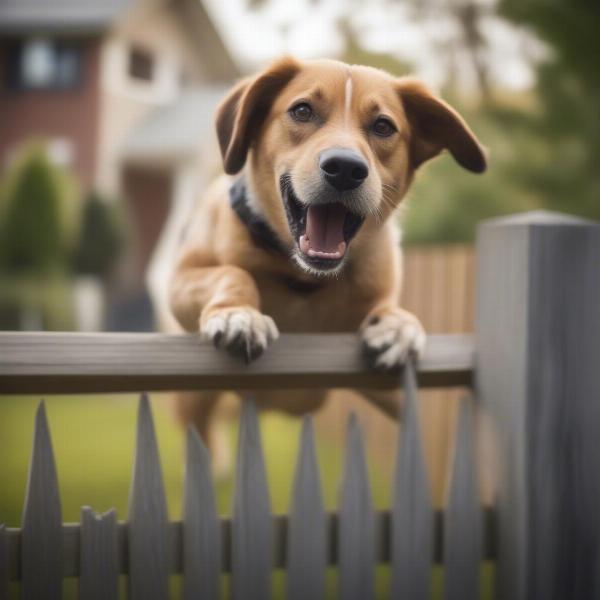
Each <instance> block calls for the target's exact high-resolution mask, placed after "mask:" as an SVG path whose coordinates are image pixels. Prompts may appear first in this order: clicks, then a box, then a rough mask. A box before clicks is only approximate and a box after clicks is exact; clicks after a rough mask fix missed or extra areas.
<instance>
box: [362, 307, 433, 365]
mask: <svg viewBox="0 0 600 600" xmlns="http://www.w3.org/2000/svg"><path fill="white" fill-rule="evenodd" d="M360 333H361V337H362V341H363V345H364V348H365V350H366V353H367V356H368V357H369V359H370V361H371V363H372V365H373V366H374V367H375V368H377V369H380V370H383V371H387V370H390V369H395V368H397V367H399V366H400V365H402V364H404V363H405V362H406V360H407V359H408V357H409V356H410V355H411V354H412V355H414V356H415V357H417V358H419V357H420V356H421V355H422V353H423V350H424V349H425V339H426V336H425V330H424V329H423V326H422V325H421V322H420V321H419V319H417V317H415V315H413V314H412V313H410V312H408V311H406V310H403V309H402V308H400V307H398V306H393V305H384V306H379V307H377V308H375V309H374V310H372V311H371V312H370V313H369V315H368V316H367V317H366V319H365V320H364V321H363V323H362V325H361V328H360Z"/></svg>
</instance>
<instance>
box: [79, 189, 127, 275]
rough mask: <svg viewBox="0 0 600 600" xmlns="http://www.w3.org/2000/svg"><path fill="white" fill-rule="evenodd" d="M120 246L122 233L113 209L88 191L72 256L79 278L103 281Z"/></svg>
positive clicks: (119, 250) (95, 194)
mask: <svg viewBox="0 0 600 600" xmlns="http://www.w3.org/2000/svg"><path fill="white" fill-rule="evenodd" d="M122 247H123V233H122V229H121V227H120V224H119V219H118V215H117V213H116V210H115V209H114V207H113V206H111V205H110V204H109V203H108V202H106V201H104V200H103V199H102V198H101V197H100V196H99V195H98V194H97V193H96V192H90V194H89V195H88V197H87V198H86V200H85V203H84V206H83V210H82V213H81V227H80V235H79V240H78V242H77V245H76V246H75V250H74V253H73V269H74V271H75V272H76V273H77V274H79V275H95V276H98V277H101V278H106V277H107V276H108V274H109V273H110V271H111V269H112V267H113V266H114V264H115V262H116V260H117V258H118V256H119V254H120V252H121V250H122Z"/></svg>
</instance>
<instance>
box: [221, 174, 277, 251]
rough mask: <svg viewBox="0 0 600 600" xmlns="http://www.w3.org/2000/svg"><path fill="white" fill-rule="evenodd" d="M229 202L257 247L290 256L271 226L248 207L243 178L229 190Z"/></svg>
mask: <svg viewBox="0 0 600 600" xmlns="http://www.w3.org/2000/svg"><path fill="white" fill-rule="evenodd" d="M229 201H230V202H231V208H232V209H233V210H234V212H235V214H236V215H237V216H238V218H239V220H240V221H241V222H242V223H243V224H244V225H245V226H246V228H247V229H248V233H250V237H251V238H252V241H253V242H254V243H255V244H256V245H257V246H259V247H260V248H262V249H263V250H267V251H269V252H272V253H274V254H279V255H280V256H286V257H287V256H288V255H289V251H288V250H287V248H286V247H285V246H284V245H283V242H282V241H281V240H280V239H279V238H278V237H277V234H276V233H275V232H274V231H273V230H272V229H271V227H270V225H269V224H268V223H267V222H266V221H265V220H264V219H263V218H262V217H261V216H260V215H257V214H256V213H255V212H254V211H253V210H252V209H251V208H250V206H249V205H248V194H247V193H246V181H245V180H244V178H243V177H240V178H239V179H237V180H236V181H235V182H234V183H233V185H232V186H231V187H230V188H229Z"/></svg>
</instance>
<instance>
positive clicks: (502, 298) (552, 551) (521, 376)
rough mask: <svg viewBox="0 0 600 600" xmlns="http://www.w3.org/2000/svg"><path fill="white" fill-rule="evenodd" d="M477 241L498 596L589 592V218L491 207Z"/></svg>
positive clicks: (592, 412)
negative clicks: (509, 212)
mask: <svg viewBox="0 0 600 600" xmlns="http://www.w3.org/2000/svg"><path fill="white" fill-rule="evenodd" d="M477 253H478V254H477V262H478V268H477V295H478V297H477V323H476V356H477V358H476V363H477V364H476V389H477V394H478V399H479V401H480V403H481V408H482V409H483V410H482V415H483V417H484V419H485V424H486V425H489V430H490V434H489V437H490V440H491V447H492V448H493V449H494V450H495V455H496V456H495V458H496V460H497V463H498V464H497V465H496V466H493V465H487V468H488V469H496V473H497V482H496V489H495V491H496V496H497V505H498V539H499V564H498V576H497V578H496V579H497V582H498V597H499V598H501V599H503V600H525V599H527V600H559V599H560V600H564V599H565V598H569V600H579V599H582V600H583V599H585V600H594V599H596V598H600V225H598V224H596V223H592V222H589V221H584V220H580V219H575V218H571V217H567V216H563V215H558V214H553V213H545V212H534V213H527V214H523V215H519V216H514V217H509V218H501V219H495V220H492V221H488V222H486V223H485V224H483V225H482V226H481V227H480V229H479V233H478V242H477ZM486 428H487V427H486ZM494 462H496V461H494ZM484 467H485V466H484Z"/></svg>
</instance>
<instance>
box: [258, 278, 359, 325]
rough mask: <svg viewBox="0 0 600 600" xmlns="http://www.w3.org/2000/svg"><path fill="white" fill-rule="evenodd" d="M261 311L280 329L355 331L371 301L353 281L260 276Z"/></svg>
mask: <svg viewBox="0 0 600 600" xmlns="http://www.w3.org/2000/svg"><path fill="white" fill-rule="evenodd" d="M256 280H257V283H258V287H259V291H260V297H261V310H262V311H263V312H264V313H266V314H268V315H270V316H272V317H273V319H275V322H276V323H277V326H278V327H279V329H280V330H281V331H287V332H309V331H321V332H327V331H356V329H357V328H358V326H359V325H360V323H361V322H362V320H363V318H364V317H365V315H366V313H367V312H368V310H369V308H370V302H369V300H368V299H367V298H366V297H365V294H364V293H362V292H361V290H360V289H356V286H355V285H353V282H350V281H348V282H345V281H325V282H321V281H315V282H303V281H299V280H297V279H294V278H286V277H282V276H279V277H273V276H269V277H257V278H256Z"/></svg>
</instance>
